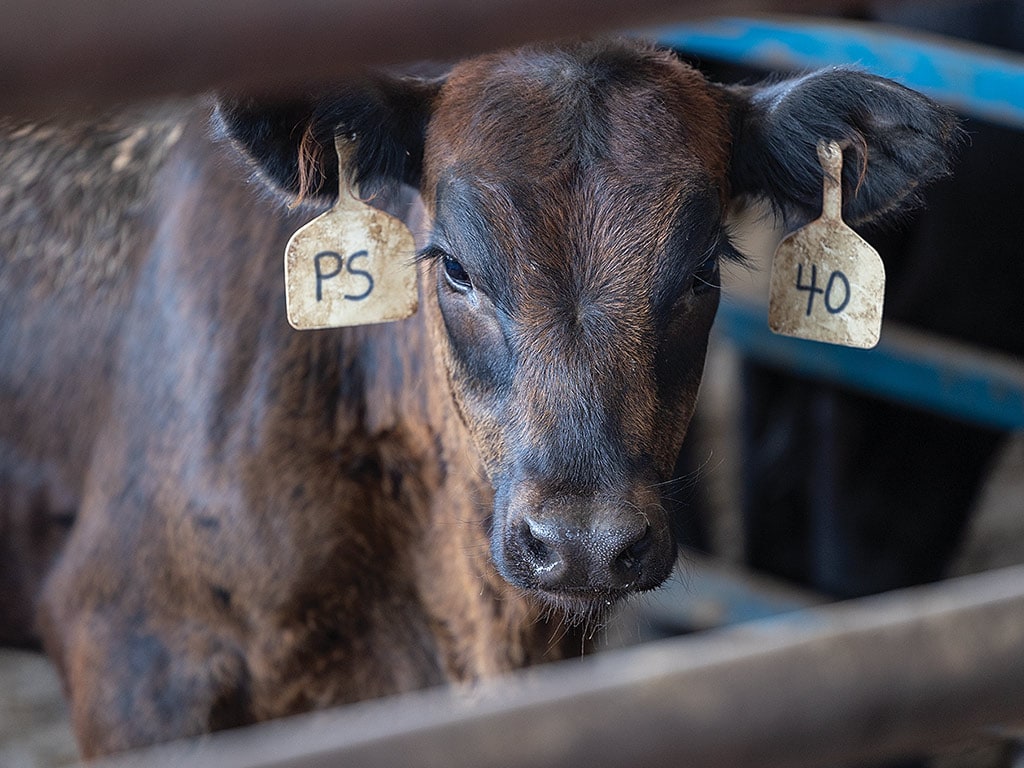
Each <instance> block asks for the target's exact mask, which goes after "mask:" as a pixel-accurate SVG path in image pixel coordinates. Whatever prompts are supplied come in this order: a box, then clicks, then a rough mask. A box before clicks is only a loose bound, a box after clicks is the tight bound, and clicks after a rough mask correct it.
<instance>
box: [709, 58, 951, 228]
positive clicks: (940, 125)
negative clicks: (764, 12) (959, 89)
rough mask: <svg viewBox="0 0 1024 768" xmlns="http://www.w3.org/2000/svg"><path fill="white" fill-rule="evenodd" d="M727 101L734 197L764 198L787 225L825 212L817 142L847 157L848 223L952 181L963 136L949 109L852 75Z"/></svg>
mask: <svg viewBox="0 0 1024 768" xmlns="http://www.w3.org/2000/svg"><path fill="white" fill-rule="evenodd" d="M725 92H726V97H727V99H728V100H729V102H730V109H731V125H732V136H733V148H732V165H731V172H730V182H731V186H732V191H733V194H734V195H736V196H748V197H759V198H763V199H766V200H767V201H768V202H769V203H770V204H771V205H772V207H773V208H774V209H775V210H776V212H778V213H779V214H781V215H782V216H783V218H784V219H785V221H786V223H787V224H790V225H798V224H802V223H805V222H806V221H809V220H810V219H813V218H815V217H816V216H817V215H818V214H819V213H820V211H821V195H822V176H823V171H822V169H821V166H820V165H819V163H818V156H817V152H816V146H817V144H818V142H819V141H821V140H825V141H830V140H831V141H836V142H838V143H839V145H840V146H841V147H842V148H843V215H844V218H845V219H846V220H847V221H848V222H850V223H853V224H858V223H866V222H869V221H872V220H873V219H877V218H880V217H883V216H885V215H886V214H889V213H894V212H896V211H898V210H900V209H902V208H907V207H911V206H913V205H914V204H917V203H919V202H920V189H921V187H922V186H924V185H925V184H926V183H928V182H929V181H932V180H934V179H936V178H938V177H941V176H945V175H948V173H949V169H950V161H951V158H952V155H953V153H954V152H955V150H956V146H957V144H958V143H959V141H960V137H961V131H960V128H959V127H958V124H957V120H956V118H955V117H954V115H953V113H952V112H950V111H949V110H947V109H945V108H944V107H941V106H939V105H938V104H936V103H935V102H934V101H932V100H931V99H929V98H927V97H925V96H922V95H921V94H919V93H917V92H916V91H912V90H910V89H908V88H904V87H903V86H901V85H899V84H898V83H895V82H893V81H891V80H887V79H885V78H882V77H877V76H875V75H870V74H867V73H865V72H861V71H857V70H853V69H844V68H836V69H828V70H821V71H818V72H813V73H810V74H807V75H804V76H802V77H797V78H793V79H790V80H783V81H781V82H774V83H770V84H762V85H757V86H731V87H726V88H725Z"/></svg>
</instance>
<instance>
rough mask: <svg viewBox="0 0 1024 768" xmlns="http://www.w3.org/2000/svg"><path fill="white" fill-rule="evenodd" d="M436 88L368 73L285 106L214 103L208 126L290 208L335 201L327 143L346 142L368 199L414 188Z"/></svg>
mask: <svg viewBox="0 0 1024 768" xmlns="http://www.w3.org/2000/svg"><path fill="white" fill-rule="evenodd" d="M442 83H443V80H442V79H429V80H427V79H421V78H414V77H397V76H387V75H376V76H366V77H362V78H360V79H358V80H355V81H353V82H351V83H348V84H346V85H344V86H342V87H338V88H334V89H332V90H330V91H324V92H321V93H318V94H315V95H312V96H308V97H301V98H295V99H290V100H286V101H278V102H268V101H261V100H259V99H256V98H252V97H222V98H220V99H219V100H218V103H217V107H216V112H215V114H214V120H215V124H216V126H217V128H218V129H219V131H220V133H222V134H223V135H226V136H227V137H228V138H230V139H231V140H232V142H233V143H234V144H235V146H236V147H238V148H239V149H240V150H241V152H242V154H243V155H244V156H245V157H246V158H247V159H248V160H249V161H250V162H251V163H252V165H254V166H255V168H256V169H257V171H258V172H259V176H260V177H261V178H262V179H263V180H265V181H266V182H268V183H269V185H270V186H271V187H272V188H273V189H274V190H275V191H277V192H278V193H279V194H281V195H283V196H284V197H285V198H286V199H287V200H288V201H289V202H290V203H297V202H301V201H303V200H310V201H315V202H320V203H325V202H331V201H333V200H334V199H336V198H337V194H338V163H337V155H336V154H335V152H334V137H335V136H336V135H349V136H353V137H354V138H355V139H356V141H357V149H356V155H355V160H354V162H355V169H354V170H355V179H356V181H357V183H358V184H359V186H360V188H361V190H362V192H363V194H364V196H369V195H373V194H376V193H378V192H387V191H390V190H391V189H392V188H393V187H395V186H397V185H398V184H401V183H405V184H410V185H413V186H417V185H418V184H419V181H420V175H421V173H422V169H423V143H424V137H425V133H426V126H427V122H428V121H429V119H430V114H431V110H432V108H433V102H434V98H435V97H436V95H437V93H438V92H439V91H440V89H441V85H442Z"/></svg>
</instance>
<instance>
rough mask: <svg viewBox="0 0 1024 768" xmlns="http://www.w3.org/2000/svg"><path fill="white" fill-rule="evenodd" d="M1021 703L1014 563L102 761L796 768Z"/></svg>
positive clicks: (991, 719) (932, 738)
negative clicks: (464, 686)
mask: <svg viewBox="0 0 1024 768" xmlns="http://www.w3.org/2000/svg"><path fill="white" fill-rule="evenodd" d="M1020 718H1024V567H1014V568H1007V569H1004V570H1002V571H997V572H992V573H988V574H982V575H978V576H970V577H965V578H962V579H958V580H955V581H950V582H945V583H943V584H939V585H934V586H929V587H919V588H916V589H912V590H904V591H901V592H894V593H889V594H888V595H883V596H880V597H874V598H866V599H862V600H858V601H853V602H849V603H845V604H839V605H832V606H827V607H821V608H813V609H808V610H807V611H801V612H797V613H794V614H788V615H787V616H785V617H780V618H777V619H771V620H765V621H761V622H755V623H752V624H748V625H743V626H740V627H736V628H733V629H728V630H722V631H716V632H709V633H705V634H702V635H698V636H691V637H688V638H680V639H673V640H669V641H664V642H659V643H651V644H648V645H644V646H639V647H635V648H631V649H627V650H623V651H616V652H609V653H605V654H598V655H596V656H594V657H590V658H587V659H583V660H580V661H575V662H563V663H560V664H553V665H549V666H547V667H542V668H536V669H534V670H532V671H530V672H528V673H525V674H522V675H518V676H516V677H514V678H512V679H509V680H506V681H503V682H500V683H496V684H493V685H488V686H483V687H481V688H478V689H476V690H474V691H471V692H461V693H459V692H452V691H446V690H433V691H426V692H422V693H419V694H414V695H410V696H406V697H399V698H395V699H391V700H381V701H376V702H367V703H364V704H361V705H356V706H352V707H348V708H344V709H339V710H334V711H329V712H323V713H319V714H315V715H310V716H305V717H300V718H294V719H291V720H287V721H278V722H275V723H269V724H265V725H262V726H255V727H253V728H249V729H242V730H239V731H235V732H228V733H224V734H218V735H215V736H213V737H209V738H207V739H205V740H201V741H196V742H192V743H186V744H180V745H171V746H167V747H163V748H158V749H156V750H153V751H150V752H147V753H144V754H137V755H132V756H129V757H126V758H123V759H122V760H119V761H116V762H111V763H109V764H108V768H113V766H119V767H120V768H125V767H126V766H135V765H138V766H152V767H154V768H169V767H170V766H189V768H228V767H237V766H250V767H252V768H270V766H276V767H278V768H283V767H285V766H288V767H290V768H300V767H301V768H314V766H337V765H344V766H348V767H349V768H351V767H352V766H382V767H383V766H395V765H402V766H431V767H433V766H436V767H437V768H440V767H441V766H444V768H458V767H459V766H478V767H481V768H487V767H488V766H507V767H520V768H527V767H529V768H539V767H540V766H563V765H586V766H588V768H603V767H605V766H607V767H608V768H612V766H624V765H643V766H650V767H652V768H657V766H680V765H683V766H687V768H705V767H707V768H710V767H712V766H715V767H717V766H722V767H723V768H724V767H725V766H728V767H729V768H747V767H749V768H753V767H754V766H759V767H760V768H769V767H771V768H803V767H805V766H806V767H808V768H809V767H810V766H820V765H843V764H850V763H855V762H862V761H865V760H870V759H877V758H881V757H892V756H897V755H901V754H909V753H913V752H915V751H928V750H931V749H934V748H935V747H936V746H938V745H941V744H942V743H944V742H947V741H950V740H953V739H956V738H958V737H962V736H964V735H965V734H968V733H970V732H971V731H972V730H973V729H976V728H978V727H982V726H985V725H987V724H995V723H999V722H1007V721H1013V720H1018V719H1020Z"/></svg>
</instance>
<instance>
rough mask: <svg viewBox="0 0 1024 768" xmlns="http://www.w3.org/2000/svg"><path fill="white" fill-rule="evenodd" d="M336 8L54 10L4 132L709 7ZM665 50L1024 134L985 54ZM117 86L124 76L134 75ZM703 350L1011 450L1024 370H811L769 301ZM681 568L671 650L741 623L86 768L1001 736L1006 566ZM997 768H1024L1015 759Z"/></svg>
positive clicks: (744, 36) (1023, 703)
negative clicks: (827, 586)
mask: <svg viewBox="0 0 1024 768" xmlns="http://www.w3.org/2000/svg"><path fill="white" fill-rule="evenodd" d="M329 5H330V4H324V3H319V2H310V1H308V0H298V1H297V2H291V3H284V4H280V3H279V4H271V3H269V2H265V1H263V0H260V2H243V1H242V0H237V1H233V2H221V3H216V4H206V3H202V2H199V1H198V0H189V1H188V2H185V3H177V4H172V6H171V7H170V9H168V8H158V7H157V6H156V5H154V4H146V5H145V6H140V7H138V8H136V9H133V10H132V11H131V12H130V15H129V16H128V17H126V18H122V17H120V16H117V15H115V14H117V13H121V12H124V10H125V9H123V8H122V7H121V4H119V3H115V2H106V1H105V0H104V2H97V3H90V4H79V5H75V6H72V7H70V8H65V7H64V6H63V4H61V3H59V2H56V0H45V1H43V2H36V3H19V4H18V6H19V7H18V8H17V9H16V10H13V11H9V13H8V16H10V17H11V19H12V21H11V22H10V23H7V24H5V25H4V27H3V28H2V29H0V39H2V40H3V44H2V45H0V52H2V53H0V58H2V59H3V65H2V66H0V80H2V82H3V88H2V90H0V93H2V94H3V96H2V99H3V103H4V109H5V110H13V111H16V112H19V113H23V114H25V115H29V116H31V115H33V114H38V113H44V112H48V111H51V110H53V109H55V108H61V109H65V108H69V107H71V108H76V109H79V108H86V107H91V108H95V106H97V105H104V106H105V105H109V104H113V103H116V102H118V101H121V100H124V99H141V98H146V97H150V96H154V95H165V94H170V93H178V92H187V93H195V92H199V91H203V90H206V89H208V88H211V87H214V86H220V85H225V84H228V85H231V86H235V87H238V86H247V87H250V88H259V89H285V88H287V86H288V84H289V83H294V82H300V81H301V80H302V79H303V78H312V77H317V78H322V77H325V76H329V75H330V76H339V77H343V76H344V75H345V74H346V73H347V72H351V71H352V69H353V67H356V66H359V65H363V64H367V63H371V64H387V63H391V62H397V61H401V60H408V59H417V58H444V57H451V56H456V55H461V54H465V53H470V52H475V51H479V50H484V49H487V48H490V47H494V46H497V45H504V44H509V43H514V42H523V41H526V40H529V39H534V38H538V37H543V36H552V35H563V34H569V33H573V34H576V33H593V32H598V31H603V30H608V29H622V28H626V27H630V28H634V27H636V26H637V25H639V24H644V25H647V24H662V23H669V22H676V21H678V20H679V18H680V17H682V18H684V19H693V18H696V17H699V16H703V15H707V14H708V13H721V12H722V6H723V4H721V3H710V2H700V0H688V1H685V2H670V1H669V0H641V2H638V3H630V4H627V6H626V7H624V6H623V4H621V3H618V2H604V0H601V1H600V2H591V3H582V2H574V1H573V0H548V2H544V3H535V2H529V1H528V0H521V1H517V2H507V3H504V4H502V5H500V6H497V5H495V6H492V5H491V4H486V3H479V2H471V1H470V0H431V1H430V2H422V3H406V2H402V0H376V2H359V1H358V0H349V1H347V2H340V3H337V4H336V5H335V7H330V8H328V7H327V6H329ZM820 5H821V4H820V3H810V2H805V3H797V2H728V3H725V4H724V7H725V10H727V11H729V12H734V11H743V12H746V11H764V10H770V11H777V10H786V11H793V10H810V9H816V8H818V7H820ZM844 5H849V4H845V3H832V4H831V6H832V7H834V8H839V7H841V6H844ZM171 11H173V12H171ZM328 11H329V13H328ZM58 20H60V21H61V23H58ZM456 20H457V21H456ZM583 24H585V25H586V28H583V26H582V25H583ZM452 29H471V30H476V32H475V33H474V34H472V35H464V34H462V33H459V34H453V32H452ZM658 29H660V30H661V31H659V32H658V33H657V37H658V38H659V39H660V40H661V41H662V42H664V43H665V44H667V45H671V46H673V47H677V48H680V49H682V50H684V51H687V52H690V53H693V54H696V55H698V56H700V55H704V56H708V57H720V58H725V59H732V60H740V61H746V62H748V63H750V62H756V63H759V64H760V65H763V66H765V67H766V68H768V67H773V68H781V69H799V68H802V67H809V66H823V65H828V64H832V63H839V62H841V61H850V57H851V55H852V56H853V58H854V59H855V61H856V62H859V63H860V64H862V65H863V66H866V67H868V68H871V69H877V70H882V71H881V72H880V73H881V74H885V75H889V76H895V77H896V78H897V79H901V80H902V81H903V82H904V84H906V85H909V86H911V87H915V88H918V89H921V90H923V91H925V92H926V93H928V94H929V95H931V96H933V97H934V98H937V99H940V100H943V101H945V102H946V103H949V104H950V105H952V106H954V107H956V108H957V109H959V110H961V111H963V112H966V113H973V114H976V115H980V116H982V117H984V118H986V119H989V120H994V121H997V122H1000V123H1003V124H1005V125H1009V126H1012V127H1016V128H1020V127H1021V126H1022V125H1024V61H1021V60H1020V59H1017V58H1014V57H1012V56H1009V55H1005V54H1002V53H995V52H992V51H986V50H983V49H976V48H968V47H966V46H948V45H944V44H940V43H936V42H934V41H926V42H920V41H915V40H908V39H903V38H901V39H894V38H892V37H890V36H886V35H882V34H880V33H878V31H877V30H874V29H871V28H861V27H838V26H834V25H829V24H823V23H813V24H812V23H807V22H794V21H793V20H792V19H773V20H765V19H757V20H752V21H751V20H746V21H744V20H729V21H715V22H695V23H690V24H688V25H684V26H678V25H673V26H671V27H664V28H660V27H659V28H658ZM40 40H46V41H47V45H46V46H41V45H39V42H38V41H40ZM310 51H317V53H313V54H310V53H309V52H310ZM851 51H852V52H853V53H852V54H851ZM894 51H895V52H896V53H895V54H894V53H893V52H894ZM873 57H874V58H873ZM125 61H132V62H137V63H138V67H137V68H136V69H135V70H134V72H133V73H132V74H131V75H130V76H126V73H125V70H124V62H125ZM908 61H909V62H911V63H908ZM921 62H925V64H926V65H927V66H926V65H925V64H921ZM913 63H916V64H917V65H918V66H916V67H915V66H913ZM924 71H926V72H928V73H930V75H933V77H932V78H931V79H930V80H929V81H925V80H919V81H915V72H916V73H920V72H924ZM951 72H952V73H955V76H954V75H950V74H949V73H951ZM717 328H718V330H717V334H718V339H717V342H718V343H721V344H726V345H732V346H733V347H734V348H736V349H738V350H740V351H741V352H742V353H743V354H745V355H748V356H752V357H755V358H757V359H759V360H762V361H765V362H768V363H770V364H772V365H776V366H779V367H782V368H786V369H793V370H798V371H801V372H803V373H805V374H809V375H812V376H815V377H822V378H826V379H831V380H837V381H841V382H843V383H845V384H846V385H848V386H851V387H855V388H861V389H865V390H867V391H871V392H875V393H881V394H882V395H883V396H885V397H887V398H893V399H897V400H901V401H903V402H906V403H908V404H912V405H914V406H916V407H923V408H928V409H932V410H935V411H938V412H942V413H946V414H948V415H950V416H952V417H954V418H958V419H963V420H968V421H973V422H977V423H982V424H986V425H991V426H995V427H998V428H999V429H1003V430H1007V431H1015V432H1020V431H1022V430H1024V364H1022V363H1021V361H1019V360H1015V359H1011V358H1008V357H1006V356H1001V355H997V354H993V353H991V352H985V351H982V350H978V349H968V348H965V347H964V346H962V345H957V344H951V343H949V342H948V341H945V340H943V339H938V338H933V337H925V336H923V335H922V334H920V333H919V332H917V331H911V330H909V329H900V328H894V327H892V326H891V325H890V324H888V323H887V324H886V328H885V330H884V331H883V335H882V342H881V344H880V346H879V347H878V348H877V349H876V350H873V351H870V352H866V351H852V350H847V349H842V348H823V347H821V346H815V347H813V351H811V347H809V346H808V345H809V343H808V342H802V341H795V340H792V339H786V338H782V337H777V336H772V335H771V334H769V333H768V331H767V324H766V321H765V309H764V306H763V300H762V303H759V302H758V301H753V302H752V301H750V300H743V299H736V300H729V299H728V298H726V299H724V300H723V305H722V307H721V308H720V310H719V316H718V320H717ZM695 562H696V564H691V565H690V566H688V567H687V566H685V565H684V577H683V582H684V583H683V584H682V585H680V586H679V587H677V588H675V591H671V592H669V593H666V594H665V595H663V596H662V597H661V600H660V603H659V605H660V606H662V608H661V610H664V611H668V612H670V613H672V612H675V613H674V616H675V619H674V620H676V621H677V623H678V624H679V625H686V624H687V623H688V621H687V620H686V619H685V618H683V619H680V618H678V617H679V615H681V614H684V613H685V611H686V607H685V605H683V604H682V603H678V604H672V601H674V600H676V599H677V598H678V599H679V600H680V601H685V600H687V599H689V600H691V601H692V600H693V599H696V598H697V596H699V595H700V594H704V595H705V597H706V596H707V594H708V593H706V592H705V593H701V590H704V589H707V590H711V595H712V599H714V600H718V601H721V602H723V603H725V604H726V609H725V610H724V614H725V615H727V616H739V617H741V618H751V617H759V618H757V619H756V620H753V621H743V622H740V623H735V624H731V625H730V626H722V627H718V628H715V629H711V630H708V631H703V632H698V633H693V634H689V635H686V636H683V637H673V638H669V639H662V640H657V641H653V642H648V643H644V644H642V645H638V646H634V647H628V648H622V649H617V650H607V651H603V652H601V653H598V654H595V655H593V656H591V657H588V658H586V659H582V660H579V661H572V662H562V663H558V664H554V665H549V666H546V667H541V668H534V669H531V670H528V671H526V672H523V673H521V674H518V675H515V676H513V677H511V678H509V679H506V680H502V681H499V682H495V683H493V684H488V685H484V686H481V687H479V688H474V689H472V690H455V691H449V690H427V691H422V692H419V693H415V694H410V695H406V696H402V697H396V698H394V699H385V700H377V701H371V702H366V703H362V704H358V705H353V706H349V707H345V708H342V709H336V710H329V711H323V712H318V713H314V714H311V715H306V716H301V717H297V718H292V719H289V720H284V721H275V722H271V723H268V724H264V725H259V726H253V727H250V728H246V729H240V730H238V731H232V732H225V733H221V734H217V735H214V736H211V737H206V738H203V739H201V740H197V741H194V742H189V743H183V744H173V745H168V746H163V747H158V748H156V749H154V750H152V751H148V752H146V753H145V754H140V755H129V756H125V757H122V758H118V759H113V760H110V761H109V763H104V764H109V765H111V766H127V765H145V766H186V765H187V766H195V767H196V768H219V767H221V766H225V767H226V766H238V767H239V768H240V767H241V766H253V768H255V767H257V766H260V767H262V766H266V767H267V768H269V767H270V766H280V767H281V768H284V767H285V766H289V767H293V768H299V767H300V766H303V767H305V766H308V767H310V768H312V766H333V765H347V766H395V765H419V766H448V767H453V766H463V765H464V766H524V767H526V766H537V767H539V766H556V765H587V766H588V767H589V768H598V766H626V765H632V766H669V765H673V766H674V765H683V766H688V767H690V768H699V767H700V766H729V768H744V767H746V766H749V767H750V768H755V767H757V766H763V768H776V767H778V768H782V767H786V768H789V767H793V768H796V767H798V766H808V767H810V766H822V765H847V764H863V763H865V762H867V761H879V760H885V759H890V758H898V757H901V756H904V755H907V754H913V753H921V752H929V751H932V750H934V749H935V748H936V747H939V746H941V745H943V744H946V743H949V742H951V741H955V740H957V739H960V738H963V737H966V736H969V735H971V734H972V733H974V732H976V731H977V730H978V729H986V730H990V731H991V730H999V729H1003V732H1005V733H1008V734H1009V733H1010V732H1012V729H1013V727H1014V726H1019V725H1020V724H1021V723H1024V566H1012V567H1008V568H1004V569H1001V570H998V571H992V572H988V573H984V574H979V575H974V576H968V577H963V578H960V579H955V580H950V581H947V582H942V583H937V584H934V585H930V586H927V587H918V588H914V589H910V590H905V591H899V592H892V593H888V594H885V595H881V596H877V597H871V598H863V599H860V600H855V601H848V602H846V603H841V604H831V605H809V603H810V602H813V600H807V601H805V600H804V599H803V596H798V595H794V594H791V593H778V592H773V591H771V590H766V589H762V588H760V586H759V583H758V582H757V581H756V580H754V581H751V580H748V579H737V578H735V577H734V576H732V575H726V576H723V575H722V574H721V573H720V572H719V571H717V570H715V569H714V568H712V567H708V568H705V567H703V561H695ZM666 605H667V607H666ZM793 609H797V610H793ZM641 620H644V619H641ZM647 620H649V619H647ZM672 620H673V619H671V618H670V619H668V620H667V621H670V622H671V621H672ZM1011 760H1015V762H1014V763H1013V764H1014V765H1016V766H1018V767H1019V766H1024V753H1018V754H1017V755H1016V757H1014V758H1011Z"/></svg>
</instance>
